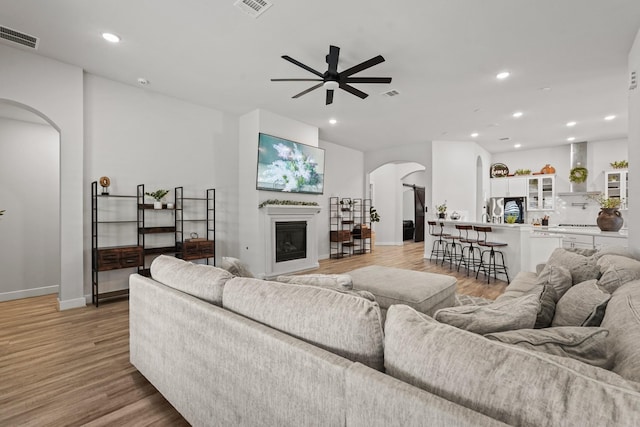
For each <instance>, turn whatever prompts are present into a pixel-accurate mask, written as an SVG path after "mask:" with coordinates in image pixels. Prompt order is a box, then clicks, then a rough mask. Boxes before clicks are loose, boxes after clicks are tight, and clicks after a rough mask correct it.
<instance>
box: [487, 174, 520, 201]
mask: <svg viewBox="0 0 640 427" xmlns="http://www.w3.org/2000/svg"><path fill="white" fill-rule="evenodd" d="M526 195H527V178H520V177H518V178H515V177H514V178H510V177H509V178H491V197H525V196H526Z"/></svg>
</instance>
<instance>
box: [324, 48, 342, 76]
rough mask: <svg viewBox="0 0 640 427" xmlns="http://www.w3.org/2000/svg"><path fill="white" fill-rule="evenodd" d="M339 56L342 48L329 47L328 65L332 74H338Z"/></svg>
mask: <svg viewBox="0 0 640 427" xmlns="http://www.w3.org/2000/svg"><path fill="white" fill-rule="evenodd" d="M338 56H340V48H339V47H337V46H329V55H327V64H329V73H330V74H338Z"/></svg>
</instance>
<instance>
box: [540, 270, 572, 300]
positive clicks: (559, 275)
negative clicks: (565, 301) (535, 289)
mask: <svg viewBox="0 0 640 427" xmlns="http://www.w3.org/2000/svg"><path fill="white" fill-rule="evenodd" d="M572 280H573V279H572V277H571V272H570V271H569V269H567V268H566V267H563V266H561V265H555V264H546V265H545V266H544V269H543V270H542V271H541V272H540V274H539V275H538V279H537V280H536V285H539V286H544V285H550V286H552V287H553V288H554V289H555V291H556V300H555V301H554V302H557V301H558V300H559V299H560V298H562V295H564V293H565V292H567V291H568V290H569V288H570V287H571V286H572V285H573V281H572Z"/></svg>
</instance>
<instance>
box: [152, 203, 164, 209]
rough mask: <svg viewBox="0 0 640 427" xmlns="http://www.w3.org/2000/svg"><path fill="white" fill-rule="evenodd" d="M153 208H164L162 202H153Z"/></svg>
mask: <svg viewBox="0 0 640 427" xmlns="http://www.w3.org/2000/svg"><path fill="white" fill-rule="evenodd" d="M153 209H162V202H153Z"/></svg>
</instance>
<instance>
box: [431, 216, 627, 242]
mask: <svg viewBox="0 0 640 427" xmlns="http://www.w3.org/2000/svg"><path fill="white" fill-rule="evenodd" d="M436 222H438V223H440V222H443V223H444V224H445V225H449V226H452V225H455V224H464V225H478V226H489V227H491V228H499V229H520V230H522V231H525V230H530V231H533V232H534V233H535V234H537V236H536V237H541V236H549V237H556V236H557V235H561V234H578V235H583V236H606V237H618V238H626V237H627V230H626V229H623V230H620V231H602V230H600V229H599V228H598V227H560V226H557V225H551V226H540V225H532V224H495V223H489V222H473V221H460V220H451V219H445V220H441V219H436ZM554 235H555V236H554Z"/></svg>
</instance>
